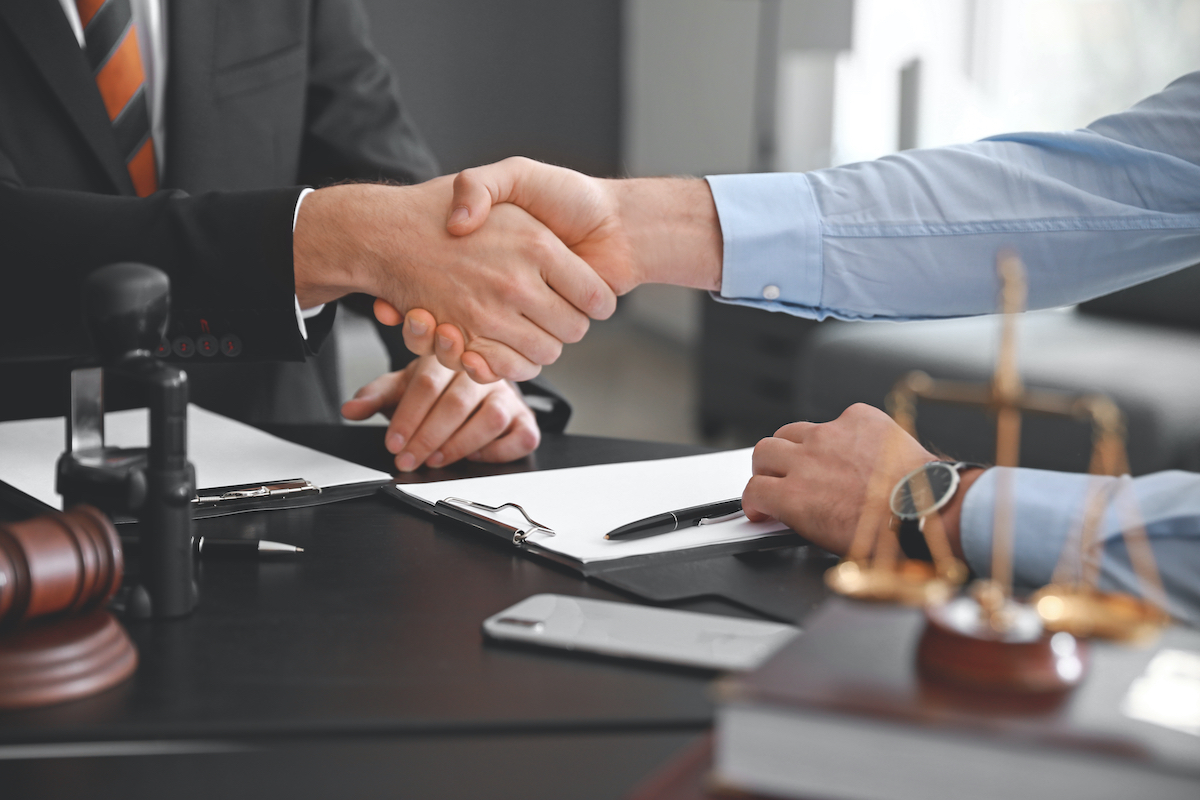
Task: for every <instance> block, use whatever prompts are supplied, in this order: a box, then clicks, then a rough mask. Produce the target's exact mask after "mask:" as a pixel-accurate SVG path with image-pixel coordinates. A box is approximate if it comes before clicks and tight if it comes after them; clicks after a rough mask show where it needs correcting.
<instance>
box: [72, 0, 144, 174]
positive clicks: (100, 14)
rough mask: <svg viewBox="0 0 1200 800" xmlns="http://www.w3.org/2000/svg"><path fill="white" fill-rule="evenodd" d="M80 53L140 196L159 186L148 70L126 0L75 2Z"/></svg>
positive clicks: (80, 0) (86, 0) (81, 0)
mask: <svg viewBox="0 0 1200 800" xmlns="http://www.w3.org/2000/svg"><path fill="white" fill-rule="evenodd" d="M75 5H76V7H77V8H78V9H79V21H80V22H81V23H83V41H84V52H85V53H86V55H87V60H88V64H89V65H91V68H92V75H93V76H95V78H96V86H98V87H99V88H100V97H102V98H103V99H104V108H105V109H106V110H107V111H108V118H109V119H110V120H112V124H113V131H114V132H115V133H116V135H117V146H118V147H119V148H120V151H121V155H122V156H124V157H125V166H126V168H127V169H128V170H129V177H130V178H132V179H133V188H134V189H135V190H136V191H137V194H138V197H145V196H146V195H148V194H152V193H154V192H155V191H156V190H157V189H158V172H157V167H156V166H155V162H154V142H153V140H152V139H151V138H150V105H149V102H148V99H147V97H146V73H145V72H144V71H143V69H142V55H141V53H140V52H139V50H138V38H137V28H136V27H135V26H134V24H133V12H132V11H131V10H130V8H129V0H75Z"/></svg>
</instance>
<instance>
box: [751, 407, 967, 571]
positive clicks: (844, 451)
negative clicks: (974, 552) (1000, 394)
mask: <svg viewBox="0 0 1200 800" xmlns="http://www.w3.org/2000/svg"><path fill="white" fill-rule="evenodd" d="M937 459H938V456H936V455H934V454H933V453H931V452H929V451H928V450H926V449H925V448H924V447H922V446H921V443H920V442H918V441H917V440H916V439H914V438H912V437H911V436H909V435H908V434H907V433H906V432H905V431H904V429H903V428H901V427H900V426H899V425H897V424H896V423H895V422H894V421H893V420H892V418H891V417H889V416H888V415H887V414H885V413H884V412H882V411H880V410H879V409H878V408H875V407H874V406H869V405H865V404H863V403H858V404H855V405H852V406H850V407H849V408H847V409H846V410H845V411H843V412H842V415H841V416H840V417H838V418H837V419H835V420H834V421H833V422H823V423H816V422H793V423H792V424H790V425H784V426H783V427H782V428H780V429H779V430H777V431H776V432H775V435H774V436H771V437H769V438H766V439H763V440H762V441H760V442H759V443H758V444H757V445H755V447H754V464H753V472H754V474H753V476H752V477H751V478H750V482H749V483H748V484H746V490H745V492H743V493H742V507H743V508H744V509H745V511H746V517H747V518H749V519H751V520H754V521H759V520H764V519H768V518H772V519H777V520H779V521H780V522H782V523H784V524H785V525H787V526H788V527H789V528H791V529H792V530H794V531H796V532H797V533H799V534H800V535H802V536H804V537H805V538H806V539H808V540H809V541H811V542H812V543H813V544H816V545H819V546H821V547H824V548H825V549H826V550H829V551H831V552H833V553H837V554H839V555H843V554H845V552H846V551H847V550H848V549H849V548H850V542H851V540H852V539H853V538H854V532H855V530H856V529H857V526H858V524H859V517H860V515H862V514H864V513H869V514H871V515H872V516H871V518H870V519H869V520H864V522H865V523H869V524H872V525H875V526H878V525H879V524H880V523H882V522H884V521H885V520H886V518H887V517H888V516H890V513H891V512H890V511H889V510H888V496H889V494H890V493H891V491H892V487H894V486H895V485H896V483H897V482H898V481H899V480H900V479H901V478H903V477H904V476H905V475H906V474H907V473H909V472H911V471H912V470H914V469H916V468H917V467H919V466H921V465H922V464H925V463H928V462H930V461H936V460H937ZM880 464H882V465H883V466H882V469H883V470H884V474H883V475H881V476H880V477H879V479H878V480H876V481H872V477H873V476H874V473H875V470H876V468H877V465H880ZM980 474H982V471H981V470H973V471H969V472H967V473H965V474H964V475H963V477H962V483H961V484H960V489H959V491H958V494H957V495H955V497H954V499H953V500H951V501H950V502H949V503H948V504H947V505H946V506H945V507H943V508H942V510H941V516H942V523H943V524H944V525H945V528H946V535H947V536H948V537H949V539H950V548H951V549H952V550H953V551H954V554H955V555H956V556H958V557H959V558H962V557H963V554H962V543H961V540H960V537H959V517H960V515H961V511H962V498H963V496H964V495H965V494H966V492H967V488H968V487H969V486H970V485H971V484H972V483H974V481H975V478H977V477H978V476H979V475H980Z"/></svg>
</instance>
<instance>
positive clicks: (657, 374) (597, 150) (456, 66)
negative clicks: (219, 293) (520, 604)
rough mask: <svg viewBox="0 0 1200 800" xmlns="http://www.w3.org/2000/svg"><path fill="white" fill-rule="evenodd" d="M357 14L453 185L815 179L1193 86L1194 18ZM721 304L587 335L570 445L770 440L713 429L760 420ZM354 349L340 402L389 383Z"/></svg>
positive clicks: (930, 12)
mask: <svg viewBox="0 0 1200 800" xmlns="http://www.w3.org/2000/svg"><path fill="white" fill-rule="evenodd" d="M366 5H367V8H368V12H369V14H370V16H371V19H372V22H373V25H374V27H373V31H374V37H375V41H376V43H377V45H378V47H379V48H380V50H381V51H382V52H383V53H384V54H385V55H386V56H387V57H388V58H389V60H390V61H391V62H392V63H393V65H394V66H395V67H396V69H397V72H398V74H399V78H400V83H401V87H402V90H403V93H404V97H405V99H406V101H407V102H408V104H409V106H410V108H411V110H412V112H413V114H414V117H415V118H416V120H417V123H418V124H419V126H420V127H421V129H422V130H423V131H424V133H425V134H426V136H427V137H428V139H429V141H430V143H431V144H432V146H433V149H434V151H435V153H436V154H437V155H438V157H439V158H440V159H441V163H442V167H443V169H444V170H445V171H447V172H450V171H456V170H458V169H461V168H463V167H467V166H471V165H474V164H481V163H487V162H490V161H493V160H496V159H498V158H502V157H504V156H507V155H513V154H522V155H527V156H531V157H534V158H540V159H543V160H547V161H551V162H554V163H557V164H563V165H566V166H570V167H573V168H575V169H580V170H582V171H584V172H588V173H591V174H596V175H635V176H636V175H663V174H687V175H704V174H711V173H721V172H745V171H752V170H754V169H778V170H807V169H815V168H820V167H823V166H830V165H835V164H841V163H847V162H851V161H857V160H861V159H867V158H876V157H878V156H881V155H885V154H887V153H890V152H895V151H896V150H898V149H901V148H904V147H914V146H915V147H924V146H935V145H940V144H947V143H952V142H958V141H967V140H971V139H975V138H980V137H982V136H986V135H989V134H992V133H998V132H1003V131H1010V130H1018V129H1058V128H1070V127H1077V126H1080V125H1084V124H1087V123H1088V122H1089V121H1091V120H1092V119H1094V118H1096V117H1098V116H1100V115H1102V114H1105V113H1109V112H1113V111H1117V110H1120V109H1122V108H1124V107H1127V106H1128V105H1129V104H1131V103H1133V102H1135V101H1136V100H1137V99H1139V98H1141V97H1143V96H1145V95H1147V94H1150V93H1153V92H1154V91H1157V90H1158V89H1160V88H1161V87H1162V86H1164V85H1165V84H1166V83H1167V82H1169V81H1170V80H1171V79H1172V78H1174V77H1177V76H1178V75H1181V74H1183V73H1184V72H1187V71H1189V70H1191V69H1196V68H1198V67H1200V48H1198V47H1196V42H1197V41H1200V0H906V2H902V3H898V2H895V1H894V0H623V1H622V0H587V2H576V3H564V2H561V1H560V0H507V2H504V3H494V2H487V0H366ZM713 306H715V304H714V303H713V302H712V301H711V300H709V299H708V298H707V296H704V295H703V294H702V293H698V292H693V291H688V290H683V289H676V288H672V287H661V286H647V287H642V288H640V289H638V290H636V291H635V292H633V293H632V294H631V295H629V296H628V297H626V298H624V299H623V300H622V304H621V309H620V310H619V311H618V314H617V316H616V317H615V318H614V319H613V320H611V321H608V322H605V323H595V324H593V328H592V332H591V334H590V335H589V336H588V338H586V339H585V340H584V341H583V342H581V343H579V344H577V345H573V346H569V347H567V348H566V350H565V352H564V354H563V356H562V358H561V359H560V361H559V362H558V363H557V364H555V365H552V366H551V367H550V368H548V369H547V370H546V373H547V375H548V376H549V377H550V378H551V379H552V380H554V381H556V382H558V383H559V384H560V388H561V389H563V390H564V392H565V393H566V394H567V395H568V396H569V397H570V398H571V399H572V400H573V401H574V402H575V404H576V406H577V414H576V418H575V421H574V423H573V424H572V426H571V428H570V430H572V431H573V432H576V433H594V434H601V435H613V436H630V437H638V438H655V439H666V440H676V441H701V440H704V439H705V438H706V437H707V439H708V440H709V441H714V442H717V443H733V442H738V441H749V440H752V439H753V438H755V437H756V436H759V435H764V433H766V434H769V433H770V431H771V430H772V429H773V427H772V426H773V422H772V420H771V418H770V416H771V415H770V414H752V415H749V416H752V417H754V418H756V419H761V420H763V422H762V424H761V425H759V426H758V427H757V428H755V426H754V425H753V424H750V425H746V424H736V425H724V424H723V423H722V420H721V419H718V418H715V417H713V405H714V404H716V405H717V406H721V405H722V404H723V405H725V406H728V405H739V404H741V405H745V404H746V403H748V402H751V400H749V399H747V398H748V397H749V395H744V396H743V395H737V394H734V395H733V396H726V395H728V392H726V395H721V391H720V390H721V386H717V387H716V389H714V388H713V383H714V381H715V382H716V383H717V384H723V385H724V388H725V389H728V388H729V384H730V383H738V382H741V383H745V384H749V383H752V382H753V380H752V379H749V378H747V379H744V380H742V379H738V378H736V377H732V376H731V375H730V374H729V373H727V372H723V370H725V369H726V367H725V366H724V365H722V364H721V363H719V360H718V363H712V361H713V360H712V359H709V363H707V364H706V360H705V359H706V356H708V355H711V353H712V352H714V351H715V350H719V349H720V348H721V347H722V345H723V344H728V342H729V339H730V336H731V335H732V334H731V333H730V331H731V330H733V331H737V330H741V329H742V328H744V327H745V325H746V324H747V323H746V322H745V320H744V318H736V317H734V318H724V317H723V315H727V313H729V312H727V311H725V310H722V309H717V310H715V311H714V310H713ZM758 316H759V317H767V316H768V315H758ZM770 316H778V315H770ZM771 325H773V326H774V327H773V328H772V329H771V330H770V331H768V332H767V333H766V334H764V336H766V339H764V340H763V341H769V342H774V343H775V344H772V345H771V346H772V347H777V348H779V347H782V348H783V350H782V351H781V352H784V351H786V349H787V348H786V345H787V339H788V337H789V336H792V335H793V334H792V331H793V330H794V337H795V338H797V339H799V338H800V337H802V336H803V335H804V332H805V330H806V328H805V324H804V323H802V322H794V321H791V320H788V321H785V322H780V321H775V320H773V321H772V322H771ZM789 325H791V326H792V327H789ZM730 326H735V327H732V328H731V327H730ZM351 327H352V328H353V327H354V326H353V325H351ZM351 333H352V337H351V338H350V339H349V340H347V345H346V351H345V352H344V353H343V355H344V356H345V358H344V361H345V362H346V363H347V374H346V376H345V382H346V386H345V391H346V393H347V395H349V394H351V393H353V391H354V390H355V389H356V388H357V387H358V386H359V385H360V384H361V382H362V381H364V380H366V379H368V378H369V377H373V375H374V374H377V373H378V371H379V369H381V368H382V364H383V360H382V355H381V352H380V351H378V350H376V349H373V346H372V344H371V342H370V341H368V338H369V337H366V338H364V337H362V336H359V335H358V334H355V333H354V331H351ZM355 336H357V337H358V338H354V337H355ZM372 359H376V360H375V361H372ZM742 388H753V387H742ZM793 389H794V387H790V386H788V385H787V384H786V382H780V383H779V384H778V385H775V386H773V385H772V384H771V382H770V380H766V381H765V382H762V385H761V386H759V387H758V389H755V391H759V390H761V391H760V394H761V393H763V392H765V393H766V394H767V395H770V393H771V392H774V393H775V394H776V395H778V396H779V398H780V402H781V403H783V405H780V408H781V409H782V408H784V407H785V405H786V403H784V401H785V400H786V396H787V394H788V392H790V391H793ZM714 391H715V395H714ZM706 397H707V398H708V399H707V401H706V399H705V398H706ZM768 399H769V398H768ZM706 403H707V405H706ZM780 413H783V412H780ZM718 416H719V415H718ZM743 422H744V420H743Z"/></svg>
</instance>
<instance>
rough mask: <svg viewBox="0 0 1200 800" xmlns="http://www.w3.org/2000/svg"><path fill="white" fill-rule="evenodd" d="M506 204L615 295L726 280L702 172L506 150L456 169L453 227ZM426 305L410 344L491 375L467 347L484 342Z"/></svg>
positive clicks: (458, 231) (472, 230)
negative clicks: (641, 174) (575, 165)
mask: <svg viewBox="0 0 1200 800" xmlns="http://www.w3.org/2000/svg"><path fill="white" fill-rule="evenodd" d="M505 203H510V204H515V205H518V206H520V207H521V208H523V209H525V210H526V211H528V212H529V213H530V214H532V215H533V216H534V217H536V218H537V219H538V220H540V221H541V222H543V223H544V224H545V225H546V226H547V227H548V228H549V229H550V230H551V231H552V232H553V233H554V234H555V235H556V236H558V237H559V238H560V239H561V240H562V241H563V242H564V243H565V244H566V245H567V246H568V247H570V249H571V251H572V252H574V253H575V254H576V255H578V256H580V257H582V258H583V259H584V260H585V261H586V262H587V263H588V264H590V265H591V266H592V267H593V268H595V270H596V272H597V273H598V274H599V275H600V276H601V277H602V278H604V280H605V281H606V282H607V283H608V285H609V286H610V287H612V289H613V291H614V292H616V293H617V294H625V293H626V292H628V291H629V290H631V289H633V288H634V287H635V286H638V285H639V284H642V283H674V284H678V285H680V286H694V287H697V288H701V289H717V288H720V284H721V275H720V273H721V262H722V242H721V229H720V224H719V222H718V220H717V212H716V206H715V205H714V204H713V199H712V193H711V192H710V191H709V189H708V184H707V182H705V181H703V180H696V179H682V178H653V179H635V180H603V179H599V178H590V177H588V176H586V175H583V174H581V173H578V172H575V171H573V170H569V169H563V168H561V167H553V166H550V165H548V164H542V163H540V162H537V161H532V160H530V159H527V158H509V159H505V160H504V161H501V162H498V163H496V164H490V165H488V166H484V167H476V168H474V169H468V170H464V171H463V172H460V173H459V174H458V175H457V176H456V177H455V179H454V198H453V201H452V203H451V204H450V205H449V206H448V208H449V216H448V219H447V222H446V229H447V230H448V231H449V232H450V233H452V234H455V235H458V236H463V237H465V238H468V239H469V238H471V235H477V232H483V231H486V230H487V226H485V225H484V223H485V222H486V221H488V220H489V219H490V218H491V215H494V214H495V213H496V212H495V211H494V210H493V206H499V207H500V208H502V207H503V206H502V205H501V204H505ZM496 210H499V208H497V209H496ZM427 311H429V312H433V313H423V314H417V315H416V321H415V322H416V324H415V327H416V329H417V330H419V331H421V332H420V333H417V331H416V330H413V329H412V328H413V327H414V326H413V313H412V312H410V314H409V316H408V322H406V324H405V329H404V336H405V342H406V343H407V345H408V347H409V349H411V350H412V351H413V352H415V353H436V354H437V356H438V359H439V360H440V361H441V362H442V363H443V364H445V365H447V366H450V367H454V368H458V367H459V366H462V367H464V368H465V369H467V370H468V371H470V372H471V373H472V374H474V375H476V377H478V378H479V379H480V380H487V379H489V378H490V377H491V376H490V375H489V374H488V373H487V365H486V364H485V363H483V359H480V358H478V357H477V356H475V355H472V353H471V352H470V351H473V350H476V349H477V348H475V347H474V346H473V345H472V344H471V343H469V342H466V341H464V339H463V336H462V335H461V333H459V332H458V331H457V330H455V326H454V325H453V324H446V323H451V322H452V321H451V320H447V319H445V318H443V317H442V316H441V315H439V314H438V313H437V312H436V311H435V310H434V309H427ZM376 314H377V316H379V317H380V319H381V320H385V321H386V320H394V321H395V322H399V320H400V315H399V314H398V313H395V312H394V311H390V310H388V309H386V308H381V307H380V306H377V308H376ZM439 322H440V323H443V324H442V325H440V326H439V325H437V323H439ZM464 350H465V351H466V352H465V354H464Z"/></svg>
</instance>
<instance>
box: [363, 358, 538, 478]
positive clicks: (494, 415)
mask: <svg viewBox="0 0 1200 800" xmlns="http://www.w3.org/2000/svg"><path fill="white" fill-rule="evenodd" d="M375 413H382V414H385V415H387V416H389V417H391V423H390V424H389V425H388V430H387V434H386V437H385V439H384V444H385V445H386V446H387V449H388V451H389V452H391V453H394V454H395V455H396V468H397V469H399V470H400V471H401V472H411V471H412V470H414V469H416V468H417V467H419V466H420V465H421V464H427V465H429V466H431V467H444V466H446V465H448V464H453V463H454V462H455V461H458V460H459V459H460V458H468V459H470V460H472V461H493V462H502V461H513V460H515V459H518V458H522V457H523V456H526V455H528V454H529V453H531V452H533V451H534V449H536V448H537V446H538V443H539V442H540V441H541V432H540V431H539V430H538V426H537V420H536V419H535V418H534V414H533V412H532V411H531V410H530V409H529V406H527V405H525V401H524V400H523V399H521V395H520V392H518V391H517V390H516V389H515V388H514V387H513V386H512V384H510V383H507V382H504V381H501V382H499V383H490V384H487V385H481V384H479V383H476V382H475V381H473V380H471V379H470V378H469V377H467V376H466V375H464V374H463V373H461V372H453V371H451V370H448V369H446V368H445V367H443V366H441V365H440V364H438V363H437V361H436V360H435V359H434V358H433V357H432V356H425V357H421V358H418V359H416V360H415V361H413V362H412V363H411V364H409V365H408V366H407V367H405V368H404V369H402V370H400V371H399V372H390V373H388V374H387V375H383V376H381V377H379V378H376V379H375V380H373V381H371V382H370V383H368V384H367V385H366V386H364V387H362V388H361V389H359V390H358V392H357V394H355V395H354V398H353V399H352V400H347V401H346V402H345V404H343V405H342V416H344V417H346V418H347V419H367V418H368V417H370V416H371V415H372V414H375Z"/></svg>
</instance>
